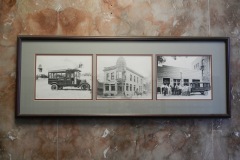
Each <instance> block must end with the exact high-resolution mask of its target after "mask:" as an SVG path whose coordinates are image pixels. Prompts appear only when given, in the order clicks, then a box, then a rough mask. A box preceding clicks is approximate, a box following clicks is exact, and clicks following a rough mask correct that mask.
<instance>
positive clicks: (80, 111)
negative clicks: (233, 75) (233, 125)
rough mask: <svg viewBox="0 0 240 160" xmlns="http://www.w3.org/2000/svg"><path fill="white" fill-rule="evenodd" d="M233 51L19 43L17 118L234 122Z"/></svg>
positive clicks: (142, 43) (64, 40) (190, 44)
mask: <svg viewBox="0 0 240 160" xmlns="http://www.w3.org/2000/svg"><path fill="white" fill-rule="evenodd" d="M229 43H230V42H229V38H228V37H207V38H206V37H181V38H176V37H165V38H158V37H114V38H113V37H111V38H110V37H61V36H52V37H43V36H19V37H18V48H17V52H18V58H17V96H16V97H17V100H16V116H17V117H29V116H145V117H149V116H155V117H223V118H224V117H230V115H231V110H230V108H231V107H230V106H231V105H230V104H231V101H230V100H231V94H230V77H229V70H230V69H229V56H230V51H229V50H230V48H229Z"/></svg>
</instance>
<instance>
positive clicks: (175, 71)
mask: <svg viewBox="0 0 240 160" xmlns="http://www.w3.org/2000/svg"><path fill="white" fill-rule="evenodd" d="M157 72H158V74H157V87H158V91H159V89H160V88H162V86H163V85H167V86H172V87H175V86H176V85H178V86H189V84H190V83H191V82H202V73H201V71H200V70H191V69H186V68H180V67H173V66H166V65H163V66H160V67H159V66H158V69H157Z"/></svg>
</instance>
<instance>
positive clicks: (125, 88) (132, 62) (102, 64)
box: [97, 55, 152, 100]
mask: <svg viewBox="0 0 240 160" xmlns="http://www.w3.org/2000/svg"><path fill="white" fill-rule="evenodd" d="M97 99H120V100H121V99H130V100H131V99H152V56H151V55H97Z"/></svg>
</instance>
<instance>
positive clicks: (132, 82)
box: [103, 57, 145, 96]
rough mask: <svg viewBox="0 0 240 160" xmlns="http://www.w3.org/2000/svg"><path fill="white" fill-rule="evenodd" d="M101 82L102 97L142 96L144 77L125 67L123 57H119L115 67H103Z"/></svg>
mask: <svg viewBox="0 0 240 160" xmlns="http://www.w3.org/2000/svg"><path fill="white" fill-rule="evenodd" d="M103 72H104V82H103V95H104V96H109V95H110V96H117V95H120V96H133V95H135V94H142V93H143V92H144V90H145V88H144V77H143V76H142V75H141V74H139V73H137V72H136V71H134V70H132V69H130V68H128V67H127V65H126V61H125V59H124V58H123V57H119V58H118V60H117V63H116V65H115V66H111V67H105V68H104V70H103Z"/></svg>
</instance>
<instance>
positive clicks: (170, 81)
mask: <svg viewBox="0 0 240 160" xmlns="http://www.w3.org/2000/svg"><path fill="white" fill-rule="evenodd" d="M211 83H212V82H211V56H209V55H203V56H189V55H187V56H185V55H184V56H174V55H171V56H165V55H157V99H212V84H211Z"/></svg>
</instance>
